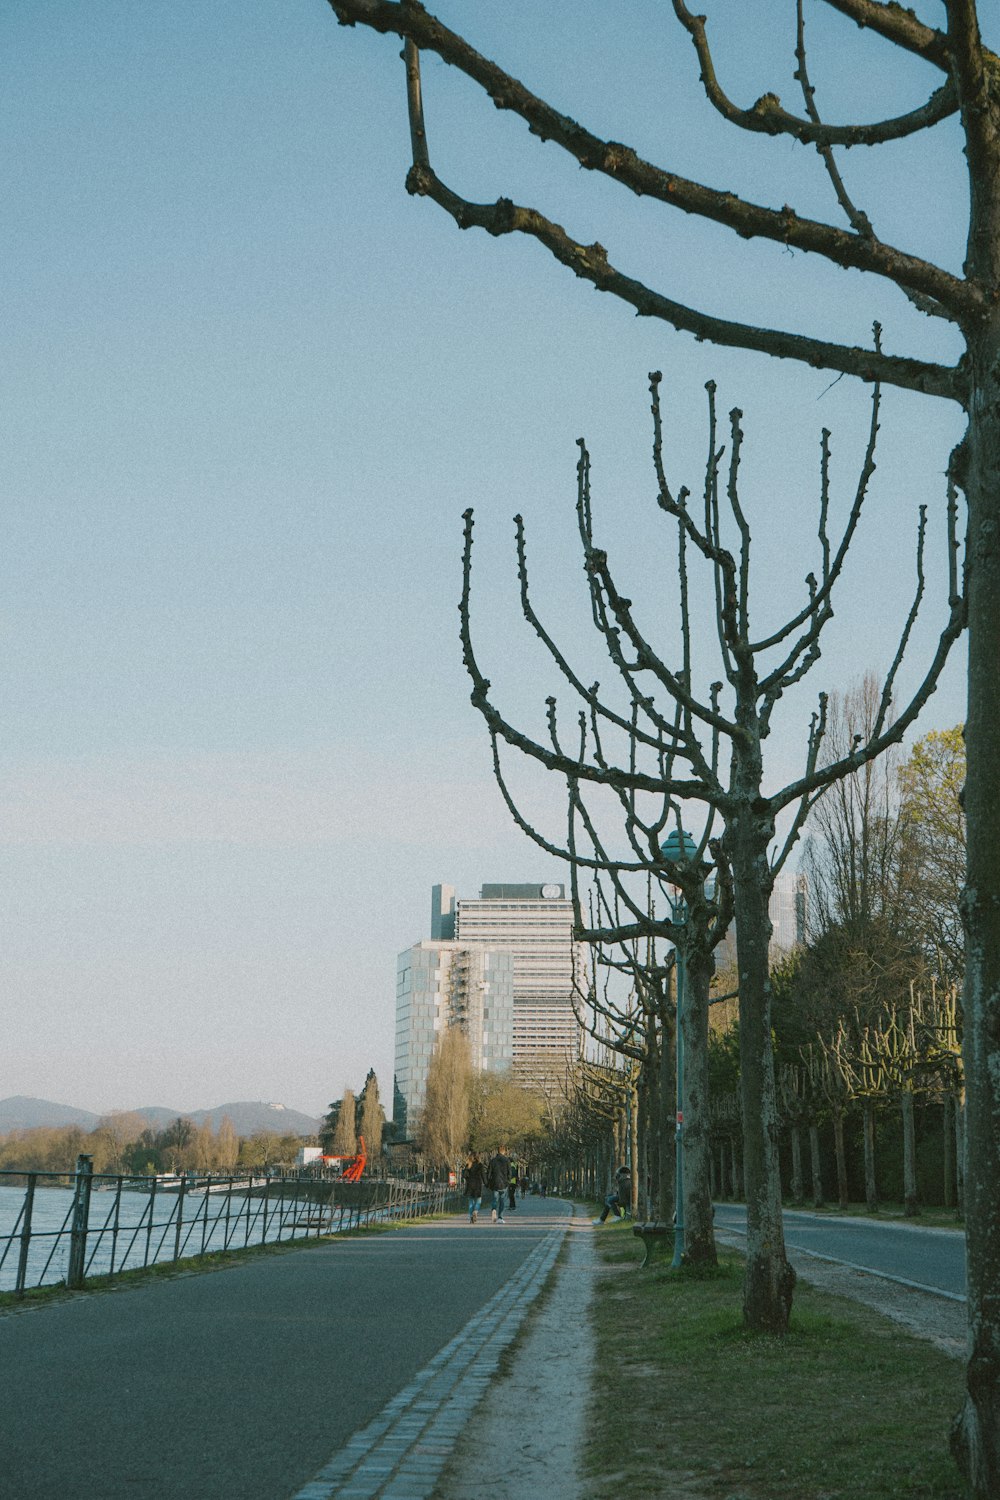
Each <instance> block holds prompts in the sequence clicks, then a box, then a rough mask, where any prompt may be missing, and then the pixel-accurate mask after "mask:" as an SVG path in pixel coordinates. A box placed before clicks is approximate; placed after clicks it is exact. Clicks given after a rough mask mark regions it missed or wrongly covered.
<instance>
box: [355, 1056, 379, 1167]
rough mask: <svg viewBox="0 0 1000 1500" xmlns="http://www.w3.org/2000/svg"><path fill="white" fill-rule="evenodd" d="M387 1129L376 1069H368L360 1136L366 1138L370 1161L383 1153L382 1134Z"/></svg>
mask: <svg viewBox="0 0 1000 1500" xmlns="http://www.w3.org/2000/svg"><path fill="white" fill-rule="evenodd" d="M384 1128H385V1110H384V1109H383V1108H382V1101H381V1099H380V1098H379V1091H378V1079H377V1078H376V1076H375V1069H374V1068H369V1069H368V1077H367V1078H366V1079H365V1086H364V1088H363V1089H362V1091H361V1123H360V1125H359V1126H358V1134H359V1135H361V1136H364V1141H365V1150H366V1151H367V1153H368V1159H369V1161H374V1160H375V1159H376V1157H378V1156H380V1155H381V1152H382V1132H383V1130H384Z"/></svg>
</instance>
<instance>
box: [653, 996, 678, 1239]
mask: <svg viewBox="0 0 1000 1500" xmlns="http://www.w3.org/2000/svg"><path fill="white" fill-rule="evenodd" d="M672 1042H673V1036H672V1033H671V1030H670V1029H669V1028H668V1027H667V1026H666V1025H663V1026H661V1029H660V1058H659V1062H660V1068H659V1075H660V1076H659V1089H658V1091H657V1093H658V1097H657V1101H656V1156H657V1165H658V1172H657V1181H656V1188H655V1197H656V1217H657V1220H658V1221H659V1222H660V1223H661V1224H669V1223H670V1222H671V1221H672V1219H673V1216H674V1113H675V1105H674V1100H675V1095H676V1090H677V1082H676V1074H675V1073H674V1049H673V1045H672Z"/></svg>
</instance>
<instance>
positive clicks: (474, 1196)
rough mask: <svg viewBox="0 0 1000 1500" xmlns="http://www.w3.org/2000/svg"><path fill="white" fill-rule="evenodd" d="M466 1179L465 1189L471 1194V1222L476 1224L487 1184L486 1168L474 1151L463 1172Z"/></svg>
mask: <svg viewBox="0 0 1000 1500" xmlns="http://www.w3.org/2000/svg"><path fill="white" fill-rule="evenodd" d="M462 1175H463V1177H464V1179H465V1191H466V1192H467V1193H468V1195H469V1223H470V1224H475V1223H477V1222H478V1220H479V1210H480V1208H481V1207H482V1202H483V1188H484V1187H485V1185H486V1168H485V1167H484V1166H483V1164H482V1162H481V1161H480V1160H479V1157H478V1156H477V1154H476V1153H475V1151H473V1153H472V1155H471V1156H470V1157H469V1160H468V1161H467V1162H466V1164H465V1171H464V1173H463V1174H462Z"/></svg>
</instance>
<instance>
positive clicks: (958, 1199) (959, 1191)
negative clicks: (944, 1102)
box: [955, 1092, 965, 1218]
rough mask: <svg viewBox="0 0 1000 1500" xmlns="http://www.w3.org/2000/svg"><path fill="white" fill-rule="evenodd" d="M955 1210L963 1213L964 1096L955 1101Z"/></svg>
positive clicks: (959, 1215) (960, 1095)
mask: <svg viewBox="0 0 1000 1500" xmlns="http://www.w3.org/2000/svg"><path fill="white" fill-rule="evenodd" d="M955 1209H956V1211H957V1213H958V1217H959V1218H962V1217H963V1216H964V1213H965V1094H964V1092H963V1093H961V1094H959V1095H958V1096H957V1098H956V1099H955Z"/></svg>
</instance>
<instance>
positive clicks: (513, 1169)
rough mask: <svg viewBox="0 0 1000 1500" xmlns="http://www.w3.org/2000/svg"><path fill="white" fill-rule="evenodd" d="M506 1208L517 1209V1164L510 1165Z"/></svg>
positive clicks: (514, 1162) (513, 1162)
mask: <svg viewBox="0 0 1000 1500" xmlns="http://www.w3.org/2000/svg"><path fill="white" fill-rule="evenodd" d="M507 1207H508V1208H516V1207H517V1162H516V1161H512V1162H511V1164H510V1181H509V1182H508V1183H507Z"/></svg>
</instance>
